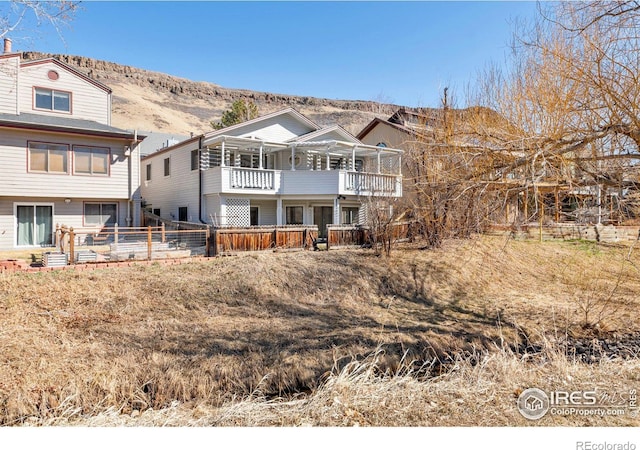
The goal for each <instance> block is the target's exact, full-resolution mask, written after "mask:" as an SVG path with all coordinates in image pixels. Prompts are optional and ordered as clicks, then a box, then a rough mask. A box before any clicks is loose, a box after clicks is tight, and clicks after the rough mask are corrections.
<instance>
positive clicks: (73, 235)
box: [69, 227, 76, 264]
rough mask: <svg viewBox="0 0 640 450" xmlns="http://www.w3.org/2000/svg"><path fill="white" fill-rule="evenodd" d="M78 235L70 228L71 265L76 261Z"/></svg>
mask: <svg viewBox="0 0 640 450" xmlns="http://www.w3.org/2000/svg"><path fill="white" fill-rule="evenodd" d="M75 238H76V234H75V233H74V232H73V227H71V228H69V264H73V263H74V260H75V258H74V257H75V248H76V246H75V241H76V239H75Z"/></svg>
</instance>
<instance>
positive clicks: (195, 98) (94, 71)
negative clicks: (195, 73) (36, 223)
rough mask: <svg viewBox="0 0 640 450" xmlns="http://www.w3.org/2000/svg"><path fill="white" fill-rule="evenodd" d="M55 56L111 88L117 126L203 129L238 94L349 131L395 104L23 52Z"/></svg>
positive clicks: (266, 109)
mask: <svg viewBox="0 0 640 450" xmlns="http://www.w3.org/2000/svg"><path fill="white" fill-rule="evenodd" d="M52 56H53V57H55V58H57V59H59V60H60V61H63V62H65V63H67V64H69V65H70V66H72V67H74V68H76V69H78V70H79V71H81V72H82V73H84V74H86V75H88V76H90V77H91V78H93V79H95V80H98V81H101V82H103V83H104V84H106V85H108V86H109V87H111V89H113V119H112V123H113V125H114V126H116V127H120V128H126V129H132V128H136V129H138V130H143V131H158V132H163V133H176V134H185V135H188V134H189V133H191V132H193V133H200V132H204V131H208V130H209V129H210V128H211V127H210V125H209V123H210V122H211V121H212V120H213V121H218V120H220V117H221V116H222V112H223V111H224V110H225V109H228V108H229V106H230V105H231V103H232V102H233V101H235V100H238V99H248V100H251V101H253V102H254V103H256V105H257V106H258V110H259V112H260V114H267V113H270V112H272V111H276V110H279V109H282V108H286V107H289V106H290V107H294V108H296V109H297V110H298V111H300V112H301V113H303V114H304V115H306V116H307V117H309V118H310V119H311V120H313V121H315V122H316V123H318V124H320V125H331V124H339V125H342V126H343V127H344V128H346V129H347V130H348V131H350V132H352V133H354V134H355V133H357V132H358V131H360V130H361V129H362V128H363V127H364V126H365V125H366V124H367V123H369V121H371V120H372V119H373V118H374V117H376V116H377V117H388V116H390V115H391V114H392V113H393V112H394V111H395V110H396V109H397V108H398V107H399V106H398V105H392V104H380V103H377V102H373V101H359V100H330V99H324V98H314V97H301V96H294V95H285V94H273V93H269V92H256V91H249V90H243V89H227V88H224V87H221V86H218V85H216V84H213V83H205V82H196V81H191V80H187V79H184V78H178V77H174V76H171V75H167V74H163V73H159V72H152V71H148V70H143V69H138V68H136V67H131V66H124V65H120V64H115V63H111V62H107V61H99V60H95V59H91V58H86V57H83V56H70V55H53V54H46V53H38V52H24V53H23V58H24V59H40V58H45V57H52Z"/></svg>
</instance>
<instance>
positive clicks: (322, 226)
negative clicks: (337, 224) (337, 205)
mask: <svg viewBox="0 0 640 450" xmlns="http://www.w3.org/2000/svg"><path fill="white" fill-rule="evenodd" d="M313 223H314V224H316V225H318V237H321V238H326V237H327V225H331V224H332V223H333V206H314V207H313Z"/></svg>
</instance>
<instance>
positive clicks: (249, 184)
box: [229, 167, 275, 190]
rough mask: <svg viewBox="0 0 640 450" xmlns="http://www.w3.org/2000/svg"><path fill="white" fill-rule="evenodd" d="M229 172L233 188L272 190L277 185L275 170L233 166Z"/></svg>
mask: <svg viewBox="0 0 640 450" xmlns="http://www.w3.org/2000/svg"><path fill="white" fill-rule="evenodd" d="M229 173H230V176H231V179H230V182H229V183H230V186H231V188H233V189H259V190H272V189H274V187H275V183H274V174H275V171H273V170H265V169H249V168H245V167H232V168H231V170H230V171H229Z"/></svg>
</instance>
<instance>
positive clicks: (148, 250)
mask: <svg viewBox="0 0 640 450" xmlns="http://www.w3.org/2000/svg"><path fill="white" fill-rule="evenodd" d="M147 260H149V261H151V227H150V226H149V227H147Z"/></svg>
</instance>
